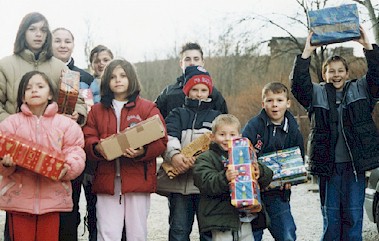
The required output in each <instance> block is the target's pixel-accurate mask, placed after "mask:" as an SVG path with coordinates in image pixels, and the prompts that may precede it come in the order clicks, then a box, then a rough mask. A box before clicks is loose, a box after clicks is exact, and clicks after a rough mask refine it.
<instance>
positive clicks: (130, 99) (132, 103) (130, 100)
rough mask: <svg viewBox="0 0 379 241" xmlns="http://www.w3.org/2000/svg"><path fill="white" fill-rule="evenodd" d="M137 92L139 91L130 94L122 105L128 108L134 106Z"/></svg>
mask: <svg viewBox="0 0 379 241" xmlns="http://www.w3.org/2000/svg"><path fill="white" fill-rule="evenodd" d="M138 94H139V92H136V93H134V94H132V95H131V96H130V97H129V100H128V103H126V104H125V105H124V108H128V109H130V108H133V107H134V106H136V100H137V97H138Z"/></svg>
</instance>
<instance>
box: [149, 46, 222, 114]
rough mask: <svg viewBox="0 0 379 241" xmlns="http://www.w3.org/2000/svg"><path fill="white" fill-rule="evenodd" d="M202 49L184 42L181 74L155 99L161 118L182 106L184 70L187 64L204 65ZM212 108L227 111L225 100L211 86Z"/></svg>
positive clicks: (181, 55)
mask: <svg viewBox="0 0 379 241" xmlns="http://www.w3.org/2000/svg"><path fill="white" fill-rule="evenodd" d="M204 63H205V62H204V58H203V50H202V49H201V47H200V46H199V44H197V43H186V44H185V45H183V47H182V51H181V52H180V62H179V65H180V67H181V68H182V70H183V75H181V76H179V77H178V78H177V80H176V83H174V84H171V85H168V86H167V87H166V88H165V89H164V90H163V91H162V92H161V94H160V95H159V96H158V98H157V99H156V100H155V103H156V104H157V107H158V109H159V110H160V111H161V113H162V116H163V118H166V117H167V116H168V114H169V113H170V111H171V110H172V109H174V108H176V107H182V106H183V104H184V99H185V95H184V93H183V86H184V71H185V69H186V67H188V66H194V65H199V66H203V67H204ZM211 92H212V95H211V96H209V98H211V99H212V102H211V104H212V107H211V108H212V109H214V110H218V111H220V112H221V113H223V114H225V113H227V112H228V108H227V106H226V102H225V100H224V97H223V96H222V95H221V93H220V92H219V91H218V90H217V89H216V88H215V87H213V90H212V91H211Z"/></svg>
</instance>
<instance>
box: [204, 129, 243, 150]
mask: <svg viewBox="0 0 379 241" xmlns="http://www.w3.org/2000/svg"><path fill="white" fill-rule="evenodd" d="M239 136H241V135H240V133H239V130H238V126H237V125H233V124H223V125H220V126H218V127H217V130H216V132H215V133H212V134H211V139H212V141H213V142H215V143H217V144H219V145H220V146H221V147H222V149H223V150H224V151H227V150H228V148H229V146H228V143H229V140H231V139H232V138H235V137H239Z"/></svg>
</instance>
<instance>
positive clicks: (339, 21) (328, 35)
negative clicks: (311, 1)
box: [308, 4, 361, 45]
mask: <svg viewBox="0 0 379 241" xmlns="http://www.w3.org/2000/svg"><path fill="white" fill-rule="evenodd" d="M308 19H309V25H310V29H311V31H313V35H312V38H311V44H312V45H323V44H330V43H341V42H345V41H349V40H352V39H358V38H360V35H361V34H360V31H359V15H358V9H357V6H356V5H355V4H346V5H341V6H339V7H331V8H324V9H319V10H314V11H309V12H308Z"/></svg>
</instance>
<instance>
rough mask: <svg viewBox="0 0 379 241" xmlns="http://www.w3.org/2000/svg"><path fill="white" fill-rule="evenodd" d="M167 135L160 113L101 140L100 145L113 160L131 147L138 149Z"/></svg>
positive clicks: (108, 158)
mask: <svg viewBox="0 0 379 241" xmlns="http://www.w3.org/2000/svg"><path fill="white" fill-rule="evenodd" d="M164 136H165V127H164V125H163V123H162V121H161V119H160V118H159V116H158V115H154V116H152V117H150V118H148V119H146V120H144V121H141V122H139V123H138V124H137V125H135V126H133V127H129V128H127V129H125V130H124V131H122V132H120V133H118V134H116V135H112V136H110V137H108V138H106V139H104V140H102V141H101V142H100V146H101V148H102V149H103V151H104V154H105V155H106V156H107V157H106V159H107V160H109V161H111V160H114V159H115V158H117V157H120V156H121V155H122V154H124V152H125V150H126V149H127V148H129V147H131V148H133V149H136V148H138V147H141V146H144V145H146V144H149V143H151V142H153V141H155V140H158V139H160V138H162V137H164Z"/></svg>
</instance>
